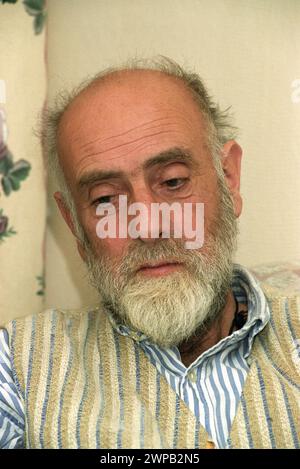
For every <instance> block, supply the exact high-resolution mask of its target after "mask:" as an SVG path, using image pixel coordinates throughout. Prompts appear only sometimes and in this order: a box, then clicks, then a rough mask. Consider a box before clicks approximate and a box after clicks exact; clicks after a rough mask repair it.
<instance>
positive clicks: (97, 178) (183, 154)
mask: <svg viewBox="0 0 300 469" xmlns="http://www.w3.org/2000/svg"><path fill="white" fill-rule="evenodd" d="M172 161H174V162H176V161H178V162H183V163H187V164H188V165H189V166H191V167H198V166H199V164H198V163H197V162H196V161H195V160H194V158H193V157H192V155H191V153H190V152H189V151H188V150H185V149H182V148H178V147H175V148H170V149H169V150H165V151H162V152H160V153H159V154H157V155H154V156H152V157H150V158H148V159H147V160H146V161H144V162H143V164H142V165H140V166H139V167H138V168H137V171H139V170H141V169H142V170H147V169H150V168H152V167H153V166H157V165H160V164H166V163H170V162H172ZM122 177H123V178H125V177H126V174H125V173H124V172H123V171H115V170H95V171H90V172H87V173H85V174H83V175H82V176H81V178H80V179H79V181H78V183H77V185H78V187H79V189H80V190H83V189H84V188H85V187H87V186H90V185H91V184H94V183H95V182H101V181H104V180H108V179H118V178H122Z"/></svg>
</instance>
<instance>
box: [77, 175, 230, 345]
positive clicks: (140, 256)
mask: <svg viewBox="0 0 300 469" xmlns="http://www.w3.org/2000/svg"><path fill="white" fill-rule="evenodd" d="M219 192H220V204H219V213H218V215H217V216H216V217H215V219H214V220H213V222H212V224H211V228H210V231H209V232H208V234H207V235H206V239H205V241H204V245H203V247H202V248H201V250H187V249H185V248H184V242H183V241H182V240H177V239H176V240H175V239H174V238H170V239H157V240H153V243H151V244H150V243H144V242H143V241H142V240H140V239H137V240H133V241H132V243H131V244H130V246H129V248H128V251H127V252H126V255H124V256H123V260H122V262H121V263H119V264H118V265H113V263H112V262H111V261H110V260H109V258H108V257H107V256H105V255H104V254H95V253H94V251H95V249H92V247H91V244H90V242H89V240H88V239H87V237H86V235H85V233H83V230H82V227H81V226H80V227H78V230H79V231H80V233H81V238H83V240H82V243H83V246H84V248H85V251H86V255H87V261H86V263H87V268H88V275H89V279H90V283H91V284H92V286H94V287H95V288H96V289H97V291H98V292H99V295H100V301H101V303H102V306H103V308H104V309H106V310H108V311H110V313H111V314H112V315H113V316H114V318H115V320H116V321H117V322H118V323H119V324H120V323H121V324H123V325H125V326H127V327H129V328H130V329H133V330H135V331H139V332H142V333H143V334H145V335H146V336H147V337H148V339H149V340H150V341H151V342H153V343H156V344H158V345H159V346H161V347H166V348H168V347H172V346H178V345H179V344H180V343H182V342H184V341H187V340H188V339H189V338H191V337H192V336H193V335H197V336H202V335H204V334H205V332H206V331H207V330H208V328H209V326H210V325H211V324H212V323H213V322H214V321H216V320H217V318H218V316H219V315H220V314H221V313H222V311H223V309H224V306H225V304H226V299H227V294H228V291H229V289H230V285H231V282H232V274H233V255H234V252H235V249H236V239H237V233H238V227H237V219H236V217H235V214H234V208H233V203H232V199H231V195H230V192H229V190H228V187H227V185H226V182H225V181H224V179H220V178H219ZM168 259H176V260H177V261H178V262H181V263H183V264H184V269H183V270H178V271H176V272H172V273H171V274H168V275H166V276H162V277H155V278H152V277H151V278H145V277H144V276H143V275H142V274H141V273H136V268H137V267H138V266H140V265H142V264H144V263H147V262H149V261H152V262H155V261H163V260H168Z"/></svg>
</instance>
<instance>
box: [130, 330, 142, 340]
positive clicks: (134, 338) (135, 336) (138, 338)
mask: <svg viewBox="0 0 300 469" xmlns="http://www.w3.org/2000/svg"><path fill="white" fill-rule="evenodd" d="M130 336H131V338H132V339H133V340H136V341H137V342H139V340H140V336H139V335H138V333H137V332H131V334H130Z"/></svg>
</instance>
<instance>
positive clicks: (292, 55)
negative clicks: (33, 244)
mask: <svg viewBox="0 0 300 469" xmlns="http://www.w3.org/2000/svg"><path fill="white" fill-rule="evenodd" d="M48 4H49V40H48V58H49V65H48V67H49V68H48V74H49V75H48V78H49V98H50V100H51V99H52V98H53V96H54V94H55V93H56V92H57V90H59V89H61V88H62V87H65V86H67V87H69V86H72V85H75V84H76V83H77V82H78V81H80V80H81V79H83V78H84V77H86V76H87V75H88V74H92V73H94V72H96V71H98V70H100V69H101V68H103V67H106V66H109V65H112V64H115V62H119V61H123V60H124V59H126V58H128V57H130V56H132V55H141V56H152V55H155V54H164V55H167V56H170V57H172V58H174V59H175V60H177V61H179V62H180V63H181V64H183V65H184V64H187V65H188V66H191V67H194V68H195V69H196V70H197V71H198V72H199V73H200V74H201V76H202V77H203V78H204V80H205V81H206V84H207V85H208V87H209V89H210V90H211V92H212V93H213V95H214V96H215V97H216V98H217V99H218V100H219V101H220V103H221V105H222V106H224V107H226V106H229V105H232V109H233V111H234V115H235V120H236V123H237V125H238V126H239V127H240V129H241V132H240V138H239V142H240V143H241V145H242V147H243V149H244V157H243V168H242V170H243V175H242V187H241V190H242V195H243V198H244V210H243V214H242V217H241V221H240V231H241V233H240V238H239V240H240V241H239V250H238V253H237V261H238V262H241V263H243V264H245V265H248V266H251V265H255V264H258V263H262V262H270V261H281V260H292V259H295V258H300V236H299V235H300V210H299V207H300V185H299V178H300V155H299V153H300V103H299V102H298V103H297V102H293V101H292V99H291V96H292V92H293V89H292V83H293V81H294V80H296V79H300V27H299V26H300V2H299V1H298V0H251V1H250V0H85V1H82V0H51V1H50V2H48ZM299 95H300V93H299V94H298V96H299ZM51 189H52V187H50V192H51ZM84 276H85V271H84V269H83V267H82V265H81V262H80V260H79V258H78V255H77V253H76V250H75V244H74V241H73V239H72V237H71V235H70V234H69V233H68V231H67V229H66V228H65V226H64V224H63V222H62V220H61V218H60V217H59V215H58V212H57V209H56V207H55V206H54V204H53V202H52V199H51V198H50V203H49V229H48V236H47V298H46V302H47V305H48V306H54V305H55V306H61V307H78V306H80V305H81V304H92V303H93V302H94V301H95V295H94V293H93V291H92V290H91V289H89V287H87V285H86V280H85V277H84Z"/></svg>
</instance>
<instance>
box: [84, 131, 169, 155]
mask: <svg viewBox="0 0 300 469" xmlns="http://www.w3.org/2000/svg"><path fill="white" fill-rule="evenodd" d="M170 133H171V132H170V130H161V131H160V132H155V133H152V134H149V135H143V136H142V137H139V138H137V139H135V140H132V141H130V142H125V143H121V144H119V145H115V146H112V147H110V148H107V149H105V150H100V151H97V152H94V153H89V154H87V155H84V154H83V156H84V157H85V158H90V157H93V156H96V155H101V154H103V153H106V152H109V151H112V150H117V149H118V148H123V147H126V146H128V145H132V144H133V143H136V142H140V141H141V140H145V139H146V140H147V139H149V138H151V137H156V136H158V135H162V134H170ZM143 144H144V143H142V144H141V146H143ZM129 153H130V151H129Z"/></svg>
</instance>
